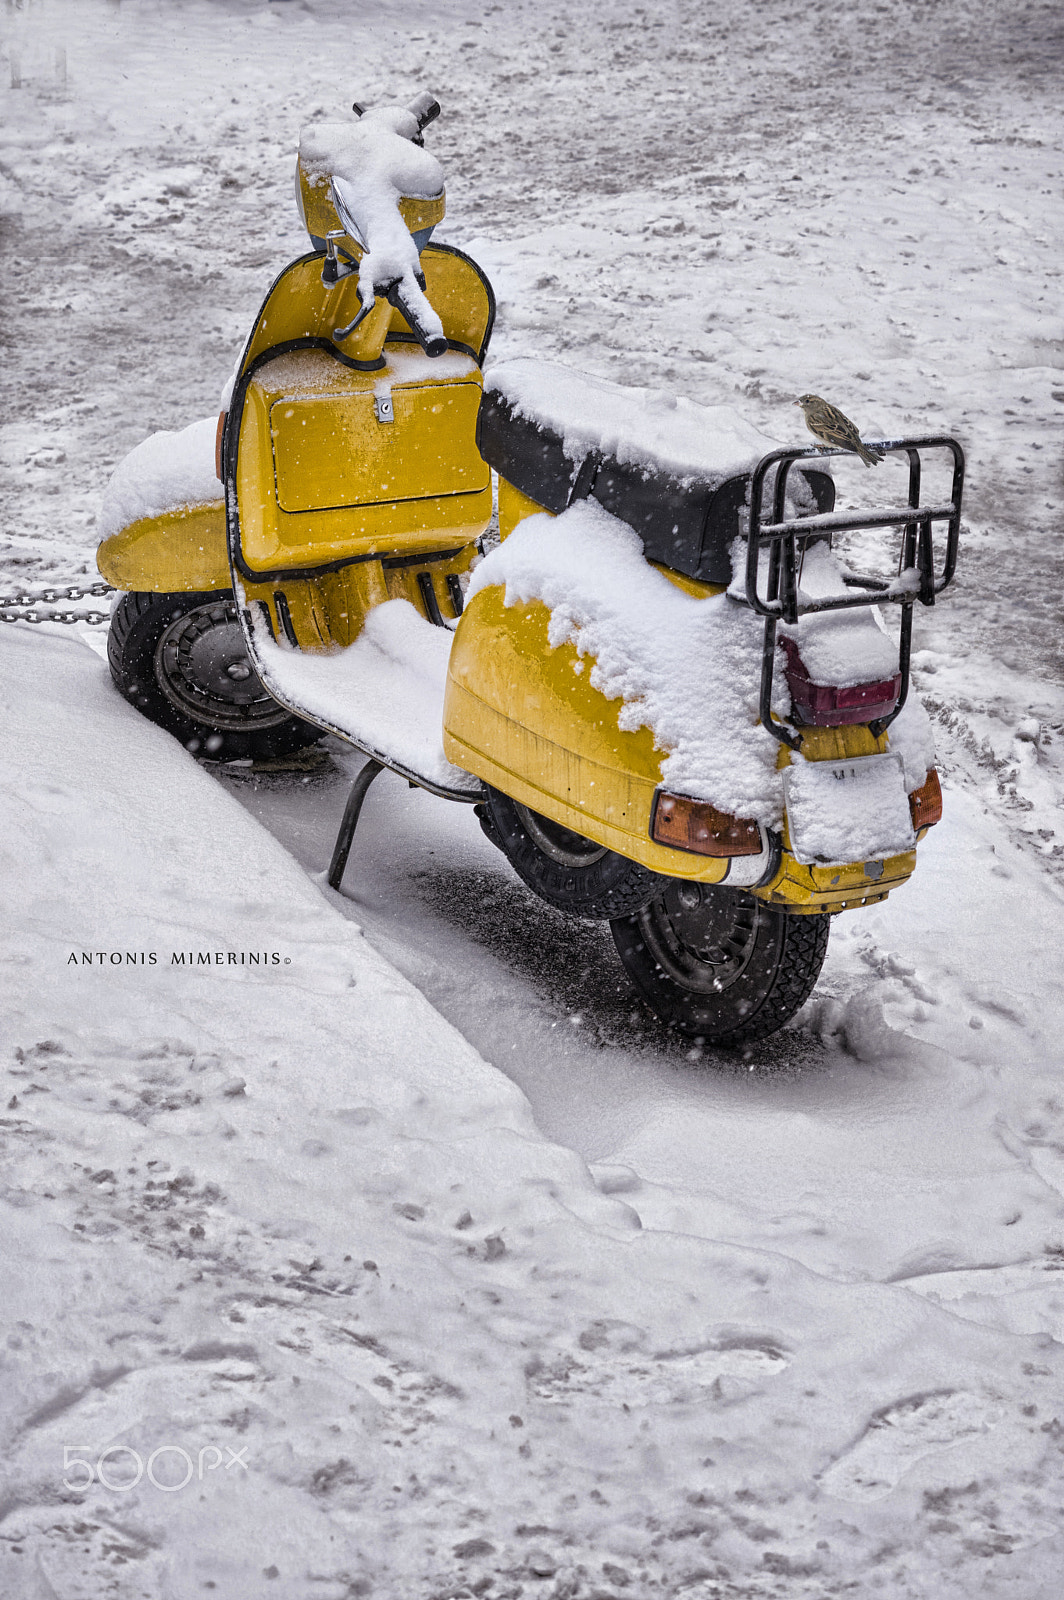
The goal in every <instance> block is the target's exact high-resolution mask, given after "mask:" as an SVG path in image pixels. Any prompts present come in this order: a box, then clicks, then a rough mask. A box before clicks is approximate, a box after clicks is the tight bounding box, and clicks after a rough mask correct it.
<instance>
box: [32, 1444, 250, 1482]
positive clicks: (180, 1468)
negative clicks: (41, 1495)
mask: <svg viewBox="0 0 1064 1600" xmlns="http://www.w3.org/2000/svg"><path fill="white" fill-rule="evenodd" d="M247 1453H248V1446H247V1445H245V1446H244V1448H243V1449H242V1450H231V1449H230V1448H229V1446H228V1445H226V1446H225V1454H226V1455H227V1456H228V1457H229V1459H228V1461H224V1460H223V1459H222V1452H221V1450H219V1448H218V1446H217V1445H216V1444H205V1445H204V1446H203V1448H202V1449H201V1450H199V1451H198V1452H197V1454H196V1456H195V1458H193V1457H192V1456H190V1455H189V1453H188V1451H187V1450H185V1449H184V1448H183V1447H182V1446H181V1445H179V1444H161V1445H159V1447H158V1449H156V1450H153V1451H152V1453H151V1455H150V1456H149V1457H148V1459H147V1462H145V1460H144V1458H143V1456H142V1455H141V1454H140V1452H139V1451H138V1450H134V1449H132V1447H131V1446H130V1445H128V1444H112V1445H109V1446H108V1448H107V1449H106V1450H104V1451H103V1453H102V1454H101V1455H100V1456H98V1457H97V1459H96V1460H95V1462H94V1461H93V1460H92V1459H91V1457H92V1456H93V1454H94V1451H93V1448H92V1446H91V1445H88V1444H65V1445H64V1446H63V1469H64V1474H65V1476H64V1478H63V1487H64V1488H65V1489H72V1490H74V1491H75V1492H76V1493H78V1494H81V1493H84V1491H85V1490H86V1489H88V1488H89V1487H90V1486H91V1485H92V1484H93V1483H96V1482H98V1483H101V1484H102V1485H103V1487H104V1488H105V1489H113V1490H114V1491H115V1493H116V1494H126V1493H128V1492H129V1490H130V1489H135V1488H136V1487H137V1484H138V1483H139V1482H140V1480H141V1479H142V1478H143V1477H144V1476H145V1474H147V1478H148V1482H149V1483H150V1484H153V1485H154V1487H155V1488H156V1489H162V1491H163V1493H164V1494H176V1492H177V1490H178V1489H184V1488H187V1486H188V1485H189V1484H190V1483H191V1482H192V1481H193V1479H196V1480H197V1482H199V1483H202V1482H203V1479H204V1476H205V1474H206V1473H208V1472H216V1471H217V1470H218V1468H219V1467H221V1468H222V1470H223V1471H225V1472H230V1471H231V1470H232V1469H233V1467H239V1468H240V1470H241V1471H242V1472H247V1470H248V1464H247V1462H246V1461H245V1460H244V1457H245V1456H246V1455H247ZM86 1456H88V1457H89V1458H90V1459H89V1460H87V1461H86V1460H85V1459H84V1458H85V1457H86ZM112 1458H114V1459H112ZM71 1473H76V1474H77V1476H76V1477H73V1478H72V1477H71V1476H70V1475H71Z"/></svg>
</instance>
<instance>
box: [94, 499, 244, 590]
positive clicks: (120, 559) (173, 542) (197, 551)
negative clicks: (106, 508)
mask: <svg viewBox="0 0 1064 1600" xmlns="http://www.w3.org/2000/svg"><path fill="white" fill-rule="evenodd" d="M96 560H97V565H98V566H99V569H100V573H101V575H102V577H103V578H104V579H105V580H106V582H107V583H113V584H114V586H115V588H116V589H125V590H127V591H138V592H140V593H148V592H150V593H153V594H194V593H197V592H199V591H200V590H208V589H229V588H230V587H231V586H232V585H231V579H230V576H229V557H228V554H227V551H226V541H225V503H224V501H222V500H218V501H215V502H213V503H211V504H209V505H205V506H193V507H192V508H191V509H189V508H187V507H181V508H179V509H178V510H175V511H168V512H166V513H165V514H164V515H162V516H159V517H144V518H142V519H141V520H140V521H138V522H131V523H130V524H129V525H128V527H125V528H122V529H121V530H120V531H119V532H118V533H115V534H112V535H111V537H110V538H109V539H104V540H103V542H102V544H101V545H100V548H99V550H98V552H97V556H96Z"/></svg>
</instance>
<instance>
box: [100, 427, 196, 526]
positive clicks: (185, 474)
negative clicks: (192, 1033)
mask: <svg viewBox="0 0 1064 1600" xmlns="http://www.w3.org/2000/svg"><path fill="white" fill-rule="evenodd" d="M217 427H218V418H217V417H204V418H203V419H202V421H200V422H193V423H191V424H190V425H189V426H188V427H187V428H182V429H181V431H180V433H165V432H163V433H153V434H152V435H151V437H150V438H148V439H145V440H144V441H143V443H142V444H138V445H137V447H136V449H134V450H131V451H130V453H129V455H128V456H126V457H125V458H124V460H122V461H120V462H119V464H118V466H117V467H116V468H115V470H114V472H113V473H112V474H111V478H110V481H109V482H108V484H107V487H106V489H105V490H104V492H103V500H102V502H101V505H100V514H99V517H98V518H97V522H96V531H97V533H98V535H99V538H100V540H101V541H102V540H104V539H109V538H110V537H111V535H112V534H115V533H119V532H120V531H121V530H122V529H123V528H127V527H128V526H129V525H130V523H132V522H140V521H141V520H142V519H144V518H147V517H159V516H162V515H163V513H164V512H167V511H191V510H193V509H195V508H196V507H198V506H206V505H213V504H215V503H216V502H218V501H220V500H221V499H222V494H223V491H222V485H221V483H220V481H219V479H218V475H217V473H216V472H215V466H214V442H215V437H216V433H217Z"/></svg>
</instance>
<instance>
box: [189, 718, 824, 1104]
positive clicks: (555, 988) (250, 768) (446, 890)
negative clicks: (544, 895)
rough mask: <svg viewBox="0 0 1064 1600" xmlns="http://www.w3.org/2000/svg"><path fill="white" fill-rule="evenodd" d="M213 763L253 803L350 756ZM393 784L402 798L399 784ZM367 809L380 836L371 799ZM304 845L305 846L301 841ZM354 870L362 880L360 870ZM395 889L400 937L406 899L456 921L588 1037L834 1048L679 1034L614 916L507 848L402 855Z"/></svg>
mask: <svg viewBox="0 0 1064 1600" xmlns="http://www.w3.org/2000/svg"><path fill="white" fill-rule="evenodd" d="M204 764H205V765H206V763H204ZM215 771H216V775H217V776H218V777H219V778H220V779H221V781H222V782H223V784H225V786H226V787H227V788H229V789H230V792H231V793H233V794H234V795H235V796H236V797H237V798H239V799H241V800H242V801H243V802H244V803H245V804H249V802H252V797H253V796H261V797H265V796H266V795H268V794H270V793H272V794H273V795H275V796H296V795H300V796H302V798H303V800H304V801H305V800H306V799H308V798H309V796H310V795H311V794H317V795H318V796H321V797H324V796H327V795H331V794H332V792H333V791H336V790H339V789H340V787H341V785H343V784H344V783H345V780H347V779H348V778H349V777H350V772H351V761H350V757H349V755H348V752H346V751H345V750H343V749H342V748H341V749H339V750H337V749H335V748H333V747H331V741H328V742H326V743H325V744H324V745H322V746H318V747H316V748H315V749H314V750H313V751H311V752H305V753H304V754H303V757H302V758H301V759H297V760H293V759H292V758H288V759H287V760H285V761H283V762H277V763H254V764H252V763H250V762H249V763H246V764H244V763H240V764H227V765H226V766H225V767H223V768H220V769H215ZM397 793H398V795H399V796H400V797H402V798H404V799H405V798H406V797H405V794H404V791H403V790H402V789H400V790H398V791H397ZM249 809H250V810H251V811H252V814H253V815H256V816H257V817H258V818H259V820H260V821H261V822H263V823H264V824H265V825H266V826H267V827H270V828H271V831H274V832H275V834H276V836H277V837H278V838H279V839H280V841H281V842H282V843H283V844H285V846H286V848H292V847H293V840H292V839H291V838H289V837H288V829H287V827H284V828H279V827H278V826H277V818H276V817H273V816H272V815H270V814H269V813H268V812H266V813H264V812H262V811H260V809H259V807H258V806H256V805H255V804H254V803H253V802H252V803H251V804H249ZM463 809H464V808H463ZM367 811H368V813H369V815H368V817H367V822H368V823H369V830H368V831H369V834H370V835H371V836H372V829H373V805H372V799H371V802H370V805H369V806H368V807H367ZM289 825H290V819H289ZM365 826H366V825H365V824H362V827H361V828H360V832H359V835H358V836H357V838H356V844H355V855H356V858H357V856H358V854H359V840H361V841H362V848H363V849H365V848H366V845H367V841H366V839H365V836H364V832H363V830H365ZM333 827H334V823H333V820H332V818H331V817H330V821H329V828H327V829H326V832H328V833H330V837H331V830H332V828H333ZM474 837H475V838H476V839H478V840H479V830H474ZM296 853H297V855H298V854H300V852H299V851H298V849H297V850H296ZM489 853H490V854H491V855H494V854H495V852H494V851H491V852H489ZM355 866H356V867H357V860H356V862H355ZM494 866H495V863H494V862H493V867H494ZM352 879H353V881H355V882H357V871H355V872H354V873H353V874H352ZM392 893H393V896H394V901H393V909H394V910H395V912H396V926H395V933H396V936H397V937H400V938H401V937H402V931H401V924H402V922H403V917H402V914H401V910H400V906H401V903H402V902H403V901H404V900H406V901H407V902H413V903H414V904H415V905H416V906H417V907H418V908H419V909H423V911H424V912H425V913H427V914H428V915H429V916H431V917H433V918H435V919H436V920H437V921H438V922H439V923H440V924H442V925H443V928H444V929H446V928H447V927H450V928H452V929H454V930H455V932H456V934H458V935H459V936H460V937H462V938H465V939H468V940H470V941H471V942H472V943H473V944H475V945H477V946H479V947H480V948H482V949H484V950H485V951H486V952H488V954H489V955H490V956H491V957H492V958H493V960H495V961H497V962H498V963H499V965H500V966H501V967H502V968H504V969H506V971H508V972H509V973H511V974H512V975H513V977H514V978H515V980H516V981H517V982H523V983H525V984H527V985H528V986H529V988H531V989H532V990H534V991H535V994H536V997H537V999H538V1002H539V1004H540V1006H541V1007H542V1009H543V1012H544V1014H545V1015H546V1017H547V1018H548V1020H549V1021H551V1022H555V1021H557V1022H559V1023H565V1024H567V1025H572V1024H573V1023H574V1022H577V1023H578V1025H579V1027H580V1031H581V1034H582V1036H583V1039H584V1041H585V1044H586V1045H587V1046H589V1047H591V1048H594V1047H596V1046H597V1047H598V1048H599V1049H601V1050H603V1051H609V1050H622V1051H624V1052H626V1053H629V1054H631V1053H636V1054H640V1055H645V1056H648V1057H653V1058H655V1059H656V1060H659V1061H662V1062H664V1063H665V1064H667V1065H669V1066H670V1067H674V1068H677V1069H682V1070H683V1071H684V1072H686V1073H691V1072H694V1071H697V1070H698V1069H699V1068H700V1067H701V1068H708V1069H710V1070H712V1071H713V1072H714V1073H717V1074H722V1073H724V1074H729V1073H731V1074H735V1075H736V1076H737V1077H738V1076H740V1075H741V1076H742V1077H743V1078H749V1076H750V1075H751V1074H753V1075H755V1076H756V1075H758V1074H764V1075H776V1076H778V1075H782V1074H788V1073H797V1072H799V1071H802V1072H808V1071H809V1070H810V1069H815V1068H818V1067H821V1066H823V1065H825V1064H827V1063H828V1062H829V1061H830V1060H831V1059H832V1057H833V1055H834V1054H835V1053H836V1052H835V1051H833V1049H832V1048H831V1046H830V1045H828V1044H826V1043H825V1042H824V1040H822V1039H821V1038H819V1037H817V1036H815V1035H813V1034H810V1033H808V1032H806V1031H805V1030H802V1029H798V1028H793V1027H792V1028H787V1029H783V1030H781V1031H780V1032H779V1033H777V1034H774V1035H772V1037H771V1038H769V1039H763V1040H759V1041H757V1042H756V1043H752V1044H744V1045H740V1046H733V1047H730V1048H727V1049H723V1048H720V1047H713V1046H710V1045H705V1044H700V1043H698V1042H696V1041H694V1040H691V1039H685V1038H683V1037H681V1036H680V1035H679V1034H677V1033H676V1032H675V1031H674V1030H673V1029H670V1028H669V1027H667V1026H666V1025H665V1024H664V1023H663V1022H662V1021H661V1020H660V1019H659V1018H658V1017H657V1016H656V1015H655V1014H654V1012H653V1011H651V1009H650V1007H649V1006H648V1005H646V1004H645V1002H644V1001H643V1000H642V998H641V997H640V995H639V994H637V992H636V991H635V989H633V988H632V986H631V984H630V983H629V981H628V979H627V977H626V976H625V973H624V970H623V968H622V967H621V965H620V960H619V958H618V955H617V952H616V949H615V947H614V943H613V937H612V935H611V933H610V930H609V927H608V925H607V924H606V923H604V922H599V921H594V920H591V919H586V918H581V917H573V916H569V915H567V914H565V913H563V912H561V911H556V910H555V909H554V908H553V907H552V906H549V905H547V904H546V902H545V901H543V900H541V899H540V898H539V896H538V895H535V894H533V893H532V891H531V890H530V889H528V888H526V887H525V885H524V884H523V883H522V882H521V881H520V879H518V878H517V877H516V876H515V875H514V874H513V873H512V872H511V870H510V868H509V867H508V866H507V865H506V864H505V863H504V862H503V859H502V857H501V856H500V857H498V863H497V867H495V870H492V869H486V868H484V867H478V866H476V865H474V864H473V863H471V862H470V861H469V860H468V858H467V859H466V861H465V862H464V863H462V864H451V863H449V862H447V861H445V860H442V859H440V858H438V857H432V856H431V855H427V856H424V857H422V858H421V860H420V862H419V864H418V865H416V866H411V865H410V864H408V863H407V862H403V863H402V864H400V862H396V863H395V879H394V882H393V885H392ZM345 897H346V898H353V899H354V901H355V905H356V906H357V904H358V895H357V894H352V883H348V884H347V885H346V895H345ZM459 959H460V958H459ZM452 1020H455V1019H452ZM457 1025H458V1026H461V1023H460V1022H458V1024H457Z"/></svg>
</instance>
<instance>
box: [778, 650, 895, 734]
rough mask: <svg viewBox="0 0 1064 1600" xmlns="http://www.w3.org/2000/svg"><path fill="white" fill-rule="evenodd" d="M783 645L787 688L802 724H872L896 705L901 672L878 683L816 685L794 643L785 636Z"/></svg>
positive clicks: (831, 725) (834, 726)
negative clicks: (840, 685) (785, 657)
mask: <svg viewBox="0 0 1064 1600" xmlns="http://www.w3.org/2000/svg"><path fill="white" fill-rule="evenodd" d="M780 642H781V644H782V645H783V648H784V650H785V652H786V655H787V669H786V670H787V687H788V689H789V690H790V691H791V702H792V705H793V708H794V715H795V717H796V718H797V719H798V720H799V721H800V722H805V723H808V724H809V725H810V726H811V727H814V728H840V727H844V726H846V725H847V724H849V723H853V722H873V721H874V720H875V718H876V717H885V716H887V715H888V714H889V713H890V712H891V711H893V710H894V707H895V706H896V705H897V703H898V696H899V694H900V693H901V673H900V672H896V673H895V674H894V676H893V677H892V678H880V679H878V680H877V681H876V682H875V683H851V684H847V685H846V686H845V687H844V688H840V687H839V685H838V684H834V683H814V682H813V680H812V678H811V677H810V676H809V673H808V671H807V669H806V665H805V662H804V661H803V660H802V658H801V656H800V655H799V654H798V646H797V644H796V643H795V641H794V640H793V639H789V638H787V637H786V635H784V637H783V638H782V639H781V641H780Z"/></svg>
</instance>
